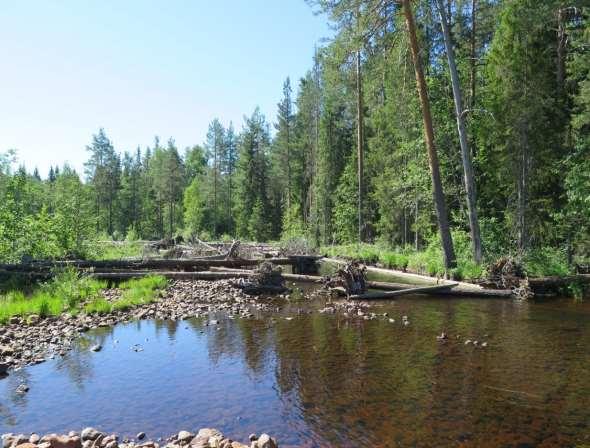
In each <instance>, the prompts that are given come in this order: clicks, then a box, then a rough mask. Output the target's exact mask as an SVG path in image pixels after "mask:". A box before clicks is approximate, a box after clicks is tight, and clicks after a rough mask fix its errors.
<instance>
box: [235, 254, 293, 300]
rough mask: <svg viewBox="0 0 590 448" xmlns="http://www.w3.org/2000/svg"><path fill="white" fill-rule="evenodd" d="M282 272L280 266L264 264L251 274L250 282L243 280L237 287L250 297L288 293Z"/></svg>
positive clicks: (249, 276)
mask: <svg viewBox="0 0 590 448" xmlns="http://www.w3.org/2000/svg"><path fill="white" fill-rule="evenodd" d="M282 272H283V271H282V269H281V268H280V267H279V266H275V265H273V264H272V263H268V262H264V263H262V264H261V265H260V266H258V267H257V268H256V269H254V270H253V271H252V272H251V273H249V275H248V280H246V281H245V280H244V279H243V278H241V279H240V281H239V282H238V283H237V284H235V285H236V286H237V287H238V288H241V289H242V290H243V291H244V293H246V294H249V295H258V294H281V293H284V292H287V291H288V288H286V287H285V279H284V278H283V276H282Z"/></svg>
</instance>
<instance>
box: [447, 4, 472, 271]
mask: <svg viewBox="0 0 590 448" xmlns="http://www.w3.org/2000/svg"><path fill="white" fill-rule="evenodd" d="M437 3H438V12H439V14H440V23H441V26H442V30H443V38H444V41H445V49H446V51H447V60H448V63H449V71H450V72H451V84H452V86H453V98H454V100H455V115H456V117H457V130H458V132H459V142H460V145H461V160H462V162H463V176H464V177H463V180H464V182H465V192H466V196H467V212H468V215H469V228H470V230H471V245H472V249H473V259H474V260H475V262H476V263H478V264H479V263H481V258H482V251H481V233H480V230H479V220H478V219H477V205H476V202H477V200H476V197H477V193H476V189H475V178H474V175H473V163H472V161H471V152H470V151H469V145H468V144H467V131H466V130H465V120H464V119H463V99H462V95H461V86H460V84H459V74H458V73H457V64H456V63H455V52H454V50H453V43H452V42H451V32H450V30H449V23H448V18H447V14H446V12H445V8H444V4H443V0H437Z"/></svg>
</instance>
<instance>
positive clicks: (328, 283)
mask: <svg viewBox="0 0 590 448" xmlns="http://www.w3.org/2000/svg"><path fill="white" fill-rule="evenodd" d="M366 271H367V268H366V267H365V265H363V264H360V263H359V262H356V261H353V262H351V263H347V264H346V265H344V266H343V267H342V268H340V269H338V270H337V271H336V272H335V273H334V274H333V275H331V276H328V277H326V279H325V282H324V287H325V288H327V289H334V288H343V289H344V291H345V292H346V295H349V296H350V295H356V294H362V293H364V292H365V291H366V290H367V285H366V283H367V278H366Z"/></svg>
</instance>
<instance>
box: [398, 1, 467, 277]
mask: <svg viewBox="0 0 590 448" xmlns="http://www.w3.org/2000/svg"><path fill="white" fill-rule="evenodd" d="M401 3H402V6H403V9H404V15H405V19H406V26H407V28H408V34H409V37H410V49H411V52H412V59H413V61H414V71H415V73H416V85H417V89H418V95H419V97H420V103H421V106H422V118H423V121H424V137H425V140H426V148H427V150H428V162H429V165H430V174H431V177H432V194H433V196H434V205H435V209H436V216H437V220H438V229H439V232H440V237H441V241H442V248H443V258H444V264H445V268H446V269H447V270H450V269H452V268H454V267H455V266H456V260H455V250H454V249H453V239H452V237H451V231H450V228H449V217H448V214H447V206H446V204H445V197H444V192H443V187H442V181H441V177H440V168H439V162H438V154H437V152H436V146H435V144H434V129H433V126H432V116H431V113H430V102H429V99H428V93H427V91H426V80H425V79H424V72H423V71H422V62H421V61H420V51H419V47H418V38H417V37H416V25H415V23H414V14H413V12H412V7H411V6H410V1H409V0H401Z"/></svg>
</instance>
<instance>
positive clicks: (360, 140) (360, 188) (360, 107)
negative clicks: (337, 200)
mask: <svg viewBox="0 0 590 448" xmlns="http://www.w3.org/2000/svg"><path fill="white" fill-rule="evenodd" d="M361 76H362V75H361V51H360V49H359V50H357V52H356V95H357V100H356V119H357V134H356V139H357V159H358V160H357V161H358V167H357V168H358V240H359V243H362V242H363V193H364V179H363V172H364V166H363V165H364V154H363V152H364V151H363V91H362V77H361Z"/></svg>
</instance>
